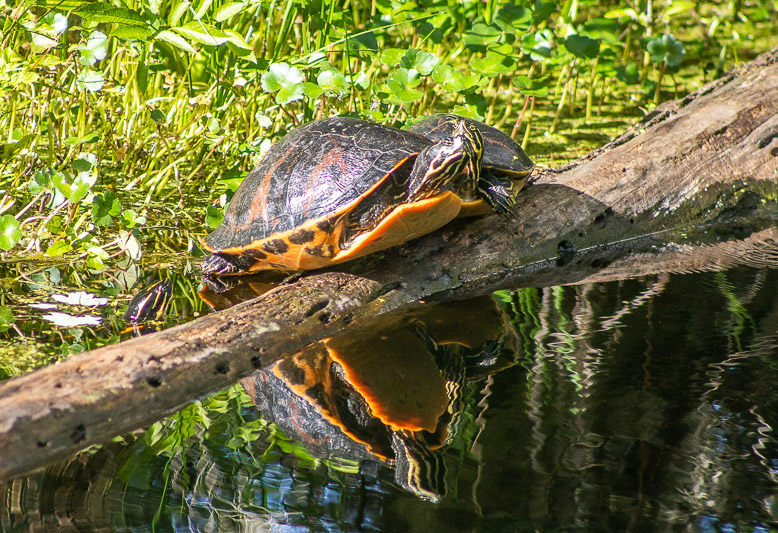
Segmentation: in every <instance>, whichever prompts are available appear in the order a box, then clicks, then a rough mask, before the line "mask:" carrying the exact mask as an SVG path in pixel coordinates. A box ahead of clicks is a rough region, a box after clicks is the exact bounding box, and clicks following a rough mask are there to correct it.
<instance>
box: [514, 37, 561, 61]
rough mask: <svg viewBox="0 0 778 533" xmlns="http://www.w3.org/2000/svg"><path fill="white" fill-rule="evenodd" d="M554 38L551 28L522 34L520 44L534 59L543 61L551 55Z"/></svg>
mask: <svg viewBox="0 0 778 533" xmlns="http://www.w3.org/2000/svg"><path fill="white" fill-rule="evenodd" d="M553 39H554V34H553V33H552V32H551V31H550V30H542V31H538V32H535V33H527V34H525V35H522V36H521V41H520V43H521V44H520V46H521V49H522V50H524V52H526V53H529V54H530V58H531V59H532V60H533V61H543V60H546V59H548V58H550V57H551V51H552V49H553V47H554V46H553V44H552V43H553Z"/></svg>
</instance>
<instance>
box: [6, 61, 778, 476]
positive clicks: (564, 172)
mask: <svg viewBox="0 0 778 533" xmlns="http://www.w3.org/2000/svg"><path fill="white" fill-rule="evenodd" d="M777 62H778V51H773V52H771V53H768V54H764V55H763V56H760V57H759V58H758V59H757V60H755V61H753V62H752V63H749V64H748V65H744V66H742V67H741V68H740V69H738V70H736V71H735V72H733V73H731V74H729V75H728V76H727V77H725V78H724V79H721V80H717V81H716V82H713V83H711V84H709V85H707V86H705V87H704V88H702V89H701V90H699V91H697V92H696V93H694V94H692V95H689V96H687V97H686V98H684V99H683V100H680V101H677V102H673V103H669V104H666V105H663V106H660V107H659V108H658V109H657V110H656V111H655V112H654V113H653V114H652V115H651V116H650V117H648V119H647V120H646V121H644V122H643V123H641V124H639V125H638V126H637V127H636V128H634V129H633V130H631V131H630V132H629V133H627V134H625V135H624V136H622V137H621V138H620V139H618V140H617V141H615V142H614V143H611V144H609V145H607V146H605V147H603V148H602V149H600V150H597V151H596V152H595V153H593V154H591V155H590V156H589V157H588V158H586V159H585V160H583V161H580V162H578V163H577V164H574V165H570V166H568V167H565V168H564V169H558V170H556V171H550V172H547V173H545V174H544V175H542V176H541V177H540V178H539V179H538V180H537V182H536V183H535V184H534V185H532V186H531V187H529V188H528V189H527V190H526V191H525V192H523V193H522V194H521V196H520V199H519V216H518V217H517V220H507V219H502V218H498V217H496V216H487V217H483V218H481V219H478V220H457V221H455V222H453V223H452V224H449V225H448V226H446V227H445V228H443V229H441V230H439V231H437V232H435V233H433V234H430V235H427V236H425V237H422V238H420V239H418V240H415V241H413V242H411V243H407V244H405V245H402V246H399V247H396V248H394V249H391V250H388V251H386V252H382V253H380V254H375V255H373V256H369V257H366V258H363V259H362V260H359V261H355V262H354V263H351V264H346V265H341V266H339V267H338V268H337V269H336V270H335V269H334V270H333V271H329V272H319V273H315V274H312V275H307V276H304V277H302V278H301V279H299V280H297V281H295V282H293V283H289V284H286V285H281V286H279V287H277V288H275V289H273V290H271V291H270V292H268V293H266V294H265V295H263V296H261V297H259V298H256V299H254V300H252V301H249V302H245V303H243V304H240V305H238V306H235V307H233V308H230V309H227V310H224V311H220V312H218V313H214V314H212V315H208V316H205V317H202V318H200V319H198V320H195V321H193V322H190V323H187V324H183V325H181V326H178V327H175V328H171V329H169V330H166V331H163V332H159V333H156V334H151V335H147V336H144V337H140V338H137V339H133V340H130V341H127V342H124V343H121V344H118V345H114V346H108V347H105V348H101V349H97V350H93V351H91V352H87V353H84V354H80V355H76V356H73V357H71V358H69V359H68V360H66V361H64V362H63V363H61V364H58V365H55V366H51V367H48V368H44V369H41V370H38V371H35V372H32V373H30V374H27V375H24V376H20V377H17V378H14V379H11V380H9V381H7V382H5V383H2V384H0V449H2V450H3V454H0V479H8V478H11V477H13V476H17V475H20V474H22V473H24V472H28V471H30V470H32V469H34V468H37V467H40V466H42V465H45V464H47V463H49V462H51V461H55V460H57V459H62V458H66V457H68V456H69V455H71V454H73V453H75V452H77V451H78V450H80V449H82V448H84V447H86V446H88V445H90V444H93V443H100V442H104V441H106V440H108V439H110V438H112V437H114V436H116V435H120V434H123V433H127V432H129V431H132V430H134V429H137V428H140V427H143V426H145V425H148V424H150V423H152V422H154V421H155V420H158V419H159V418H161V417H163V416H165V415H168V414H170V413H173V412H175V411H176V410H178V409H181V408H182V407H184V406H185V405H187V404H188V403H190V402H191V401H193V400H195V399H197V398H201V397H203V396H205V395H207V394H209V393H211V392H214V391H216V390H219V389H221V388H223V387H225V386H228V385H230V384H233V383H235V382H237V381H238V380H239V379H240V378H242V377H245V376H247V375H249V374H251V373H252V372H253V371H254V370H255V369H257V368H261V367H264V366H265V365H268V364H269V363H271V362H273V361H275V360H277V359H278V358H280V357H283V356H285V355H288V354H291V353H294V352H296V351H298V350H300V349H301V348H303V347H305V346H307V345H310V344H311V343H313V342H315V341H318V340H320V339H322V338H326V337H331V336H334V335H336V334H340V333H347V332H348V331H349V329H350V328H353V327H356V326H358V325H364V324H365V323H368V322H370V321H371V320H376V319H377V317H378V318H379V319H380V316H381V315H383V314H385V313H387V312H389V311H391V310H394V309H397V308H399V307H401V306H403V305H406V304H409V303H412V302H415V301H417V300H420V299H438V300H445V299H451V298H465V297H469V296H475V295H479V294H486V293H489V292H491V291H494V290H497V289H502V288H517V287H522V286H544V285H559V284H570V283H580V282H584V281H592V280H598V279H607V278H609V276H610V277H612V276H630V275H637V274H641V275H642V274H646V273H648V272H658V271H662V270H666V269H668V268H669V269H674V268H678V266H677V265H678V263H679V262H680V263H682V264H686V263H684V260H683V257H684V256H688V257H689V258H690V259H689V260H688V263H689V264H692V263H694V261H699V260H698V259H695V257H697V256H695V250H705V254H706V257H709V258H713V259H714V260H713V262H712V263H710V264H712V265H714V266H715V267H716V268H720V267H722V263H721V261H718V262H717V261H715V259H716V258H719V257H721V254H720V253H718V252H717V251H716V249H715V247H711V246H707V247H700V246H695V243H696V242H697V241H695V239H697V238H700V241H702V240H704V239H703V238H707V237H708V235H707V234H710V233H714V234H715V233H717V232H719V230H722V229H723V233H726V231H727V228H730V227H731V226H732V224H740V225H741V226H745V229H743V230H742V231H741V236H742V237H748V236H749V235H754V236H755V237H754V238H755V239H756V240H757V241H758V242H759V243H760V244H759V246H762V247H766V248H767V249H772V250H774V248H771V246H772V245H773V244H774V242H775V241H774V235H773V233H770V231H769V226H771V225H772V224H773V222H774V220H775V215H776V213H775V211H776V208H775V201H774V200H773V199H774V198H775V196H776V195H775V187H776V175H777V173H778V160H777V159H776V156H778V114H777V113H776V112H777V111H778V64H777ZM760 231H761V232H762V233H757V232H760ZM765 232H766V233H765ZM668 242H683V243H685V245H684V246H686V249H679V248H678V247H677V246H668V245H667V243H668ZM726 246H729V247H730V248H728V249H731V247H732V245H731V243H730V244H727V245H726ZM668 249H669V250H670V251H672V252H673V253H671V254H667V253H664V252H666V251H667V250H668ZM771 253H774V251H773V252H771ZM725 255H726V254H725ZM732 257H733V258H734V259H733V260H736V259H737V257H738V255H737V254H734V255H732ZM668 258H672V262H671V264H670V263H668V261H669V259H668ZM705 264H708V263H705V262H703V263H701V264H698V263H694V268H697V269H700V268H705V266H704V265H705ZM727 264H728V263H727ZM630 265H633V266H634V267H635V269H634V270H631V268H630ZM701 265H702V266H701ZM724 266H726V265H724ZM681 268H683V267H681ZM609 269H610V270H609Z"/></svg>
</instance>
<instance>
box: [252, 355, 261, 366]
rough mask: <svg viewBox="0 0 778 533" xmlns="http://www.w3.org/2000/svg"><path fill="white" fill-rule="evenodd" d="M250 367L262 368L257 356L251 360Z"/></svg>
mask: <svg viewBox="0 0 778 533" xmlns="http://www.w3.org/2000/svg"><path fill="white" fill-rule="evenodd" d="M251 366H253V367H254V368H262V359H261V358H260V357H259V356H258V355H255V356H254V357H252V358H251Z"/></svg>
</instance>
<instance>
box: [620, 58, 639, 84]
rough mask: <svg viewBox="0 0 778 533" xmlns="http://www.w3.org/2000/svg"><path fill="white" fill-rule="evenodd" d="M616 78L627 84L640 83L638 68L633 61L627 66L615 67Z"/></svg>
mask: <svg viewBox="0 0 778 533" xmlns="http://www.w3.org/2000/svg"><path fill="white" fill-rule="evenodd" d="M616 78H617V79H619V80H620V81H622V82H624V83H626V84H627V85H637V84H638V83H640V70H639V69H638V66H637V65H636V64H634V63H630V64H629V65H627V66H619V67H616Z"/></svg>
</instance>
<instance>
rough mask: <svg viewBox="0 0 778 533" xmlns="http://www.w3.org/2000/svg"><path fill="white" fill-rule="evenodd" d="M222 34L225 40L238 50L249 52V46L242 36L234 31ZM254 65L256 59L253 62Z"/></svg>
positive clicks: (225, 31) (224, 31)
mask: <svg viewBox="0 0 778 533" xmlns="http://www.w3.org/2000/svg"><path fill="white" fill-rule="evenodd" d="M222 33H223V34H224V36H225V37H227V39H229V42H230V43H232V44H234V45H235V46H237V47H238V48H240V49H242V50H251V49H252V48H251V45H249V43H247V42H246V40H245V39H244V38H243V36H242V35H241V34H240V33H238V32H236V31H235V30H229V29H227V30H222ZM253 62H254V63H256V59H254V61H253Z"/></svg>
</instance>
